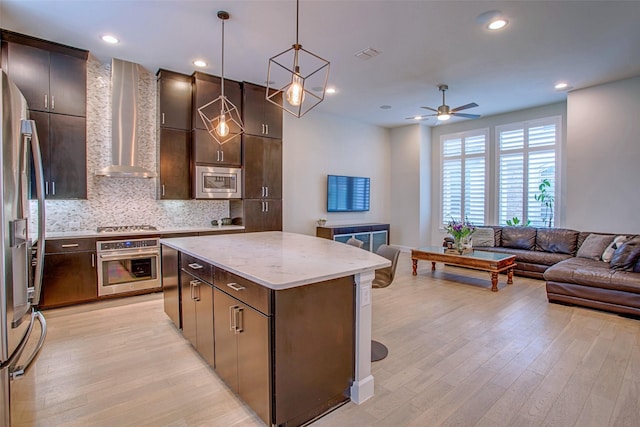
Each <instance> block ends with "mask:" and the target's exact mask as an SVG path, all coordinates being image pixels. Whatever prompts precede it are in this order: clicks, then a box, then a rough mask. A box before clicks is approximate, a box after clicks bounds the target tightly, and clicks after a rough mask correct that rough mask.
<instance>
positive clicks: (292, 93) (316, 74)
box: [266, 0, 329, 117]
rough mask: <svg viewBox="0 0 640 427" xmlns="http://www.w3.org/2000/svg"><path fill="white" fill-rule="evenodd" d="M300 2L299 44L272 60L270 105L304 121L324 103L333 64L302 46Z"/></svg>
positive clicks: (269, 82) (268, 77)
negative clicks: (300, 41)
mask: <svg viewBox="0 0 640 427" xmlns="http://www.w3.org/2000/svg"><path fill="white" fill-rule="evenodd" d="M299 21H300V0H296V43H295V44H294V45H293V46H292V47H291V48H290V49H287V50H285V51H284V52H281V53H279V54H277V55H276V56H274V57H272V58H271V59H269V68H268V70H267V92H266V98H267V100H268V101H270V102H272V103H274V104H276V105H277V106H279V107H280V108H282V109H283V110H285V111H286V112H288V113H290V114H293V115H294V116H296V117H302V116H303V115H304V114H305V113H307V112H308V111H309V110H311V109H312V108H313V107H315V106H316V105H318V104H319V103H320V102H322V100H324V94H325V90H326V88H327V81H328V80H329V61H327V60H325V59H323V58H321V57H319V56H318V55H315V54H313V53H311V52H309V51H307V50H305V49H303V48H302V45H301V44H300V43H298V29H299Z"/></svg>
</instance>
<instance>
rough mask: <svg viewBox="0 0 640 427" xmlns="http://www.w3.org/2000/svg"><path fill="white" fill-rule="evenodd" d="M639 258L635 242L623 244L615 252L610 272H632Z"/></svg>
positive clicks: (639, 251)
mask: <svg viewBox="0 0 640 427" xmlns="http://www.w3.org/2000/svg"><path fill="white" fill-rule="evenodd" d="M638 258H640V244H638V242H637V241H634V240H630V241H627V242H624V243H623V244H622V245H620V247H619V248H618V249H616V250H615V252H614V253H613V256H612V257H611V261H610V262H609V267H610V268H611V269H612V270H621V271H633V267H634V266H635V264H636V261H638Z"/></svg>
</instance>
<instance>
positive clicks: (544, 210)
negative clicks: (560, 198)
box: [496, 117, 560, 227]
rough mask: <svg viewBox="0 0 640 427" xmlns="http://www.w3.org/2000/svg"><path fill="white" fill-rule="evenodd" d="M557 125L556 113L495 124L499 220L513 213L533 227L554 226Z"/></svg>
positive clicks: (558, 121) (558, 123)
mask: <svg viewBox="0 0 640 427" xmlns="http://www.w3.org/2000/svg"><path fill="white" fill-rule="evenodd" d="M559 129H560V118H559V117H552V118H548V119H541V120H536V121H531V122H522V123H515V124H510V125H504V126H497V127H496V135H497V154H498V161H497V166H498V186H497V188H498V224H500V225H505V224H507V221H511V222H512V221H513V218H514V217H515V218H518V220H519V221H520V222H521V223H524V224H526V223H527V221H530V225H531V226H534V227H552V226H554V224H555V222H554V221H555V200H554V199H553V198H554V196H555V194H556V184H557V178H556V169H557V168H556V160H557V152H558V147H559V145H560V144H559V135H558V133H559ZM543 183H548V186H545V185H544V184H543ZM541 184H543V186H544V191H545V193H546V198H542V199H541V198H540V194H541V193H542V191H541V190H540V185H541Z"/></svg>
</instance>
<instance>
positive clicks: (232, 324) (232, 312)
mask: <svg viewBox="0 0 640 427" xmlns="http://www.w3.org/2000/svg"><path fill="white" fill-rule="evenodd" d="M237 309H238V306H237V305H230V306H229V330H230V331H231V332H233V333H234V334H235V333H236V328H237V326H236V325H237V324H236V320H237V318H236V310H237Z"/></svg>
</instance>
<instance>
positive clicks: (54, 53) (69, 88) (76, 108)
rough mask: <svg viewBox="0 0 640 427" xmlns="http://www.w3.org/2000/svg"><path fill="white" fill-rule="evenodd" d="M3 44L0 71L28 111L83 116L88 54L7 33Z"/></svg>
mask: <svg viewBox="0 0 640 427" xmlns="http://www.w3.org/2000/svg"><path fill="white" fill-rule="evenodd" d="M2 40H3V42H2V48H3V51H4V53H3V59H4V60H5V61H6V64H5V63H3V65H2V68H3V69H5V70H6V72H7V75H8V76H9V78H11V80H12V81H13V82H14V83H15V84H16V85H17V86H18V88H20V91H21V92H22V93H23V95H24V97H25V98H26V100H27V105H28V107H29V109H30V110H32V111H44V112H49V113H57V114H68V115H72V116H81V117H84V116H86V111H87V57H88V52H87V51H85V50H80V49H75V48H72V47H67V46H63V45H60V44H57V43H50V42H47V41H44V40H40V39H36V38H33V37H29V36H23V35H21V34H16V33H12V32H9V31H2ZM3 62H4V61H3Z"/></svg>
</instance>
